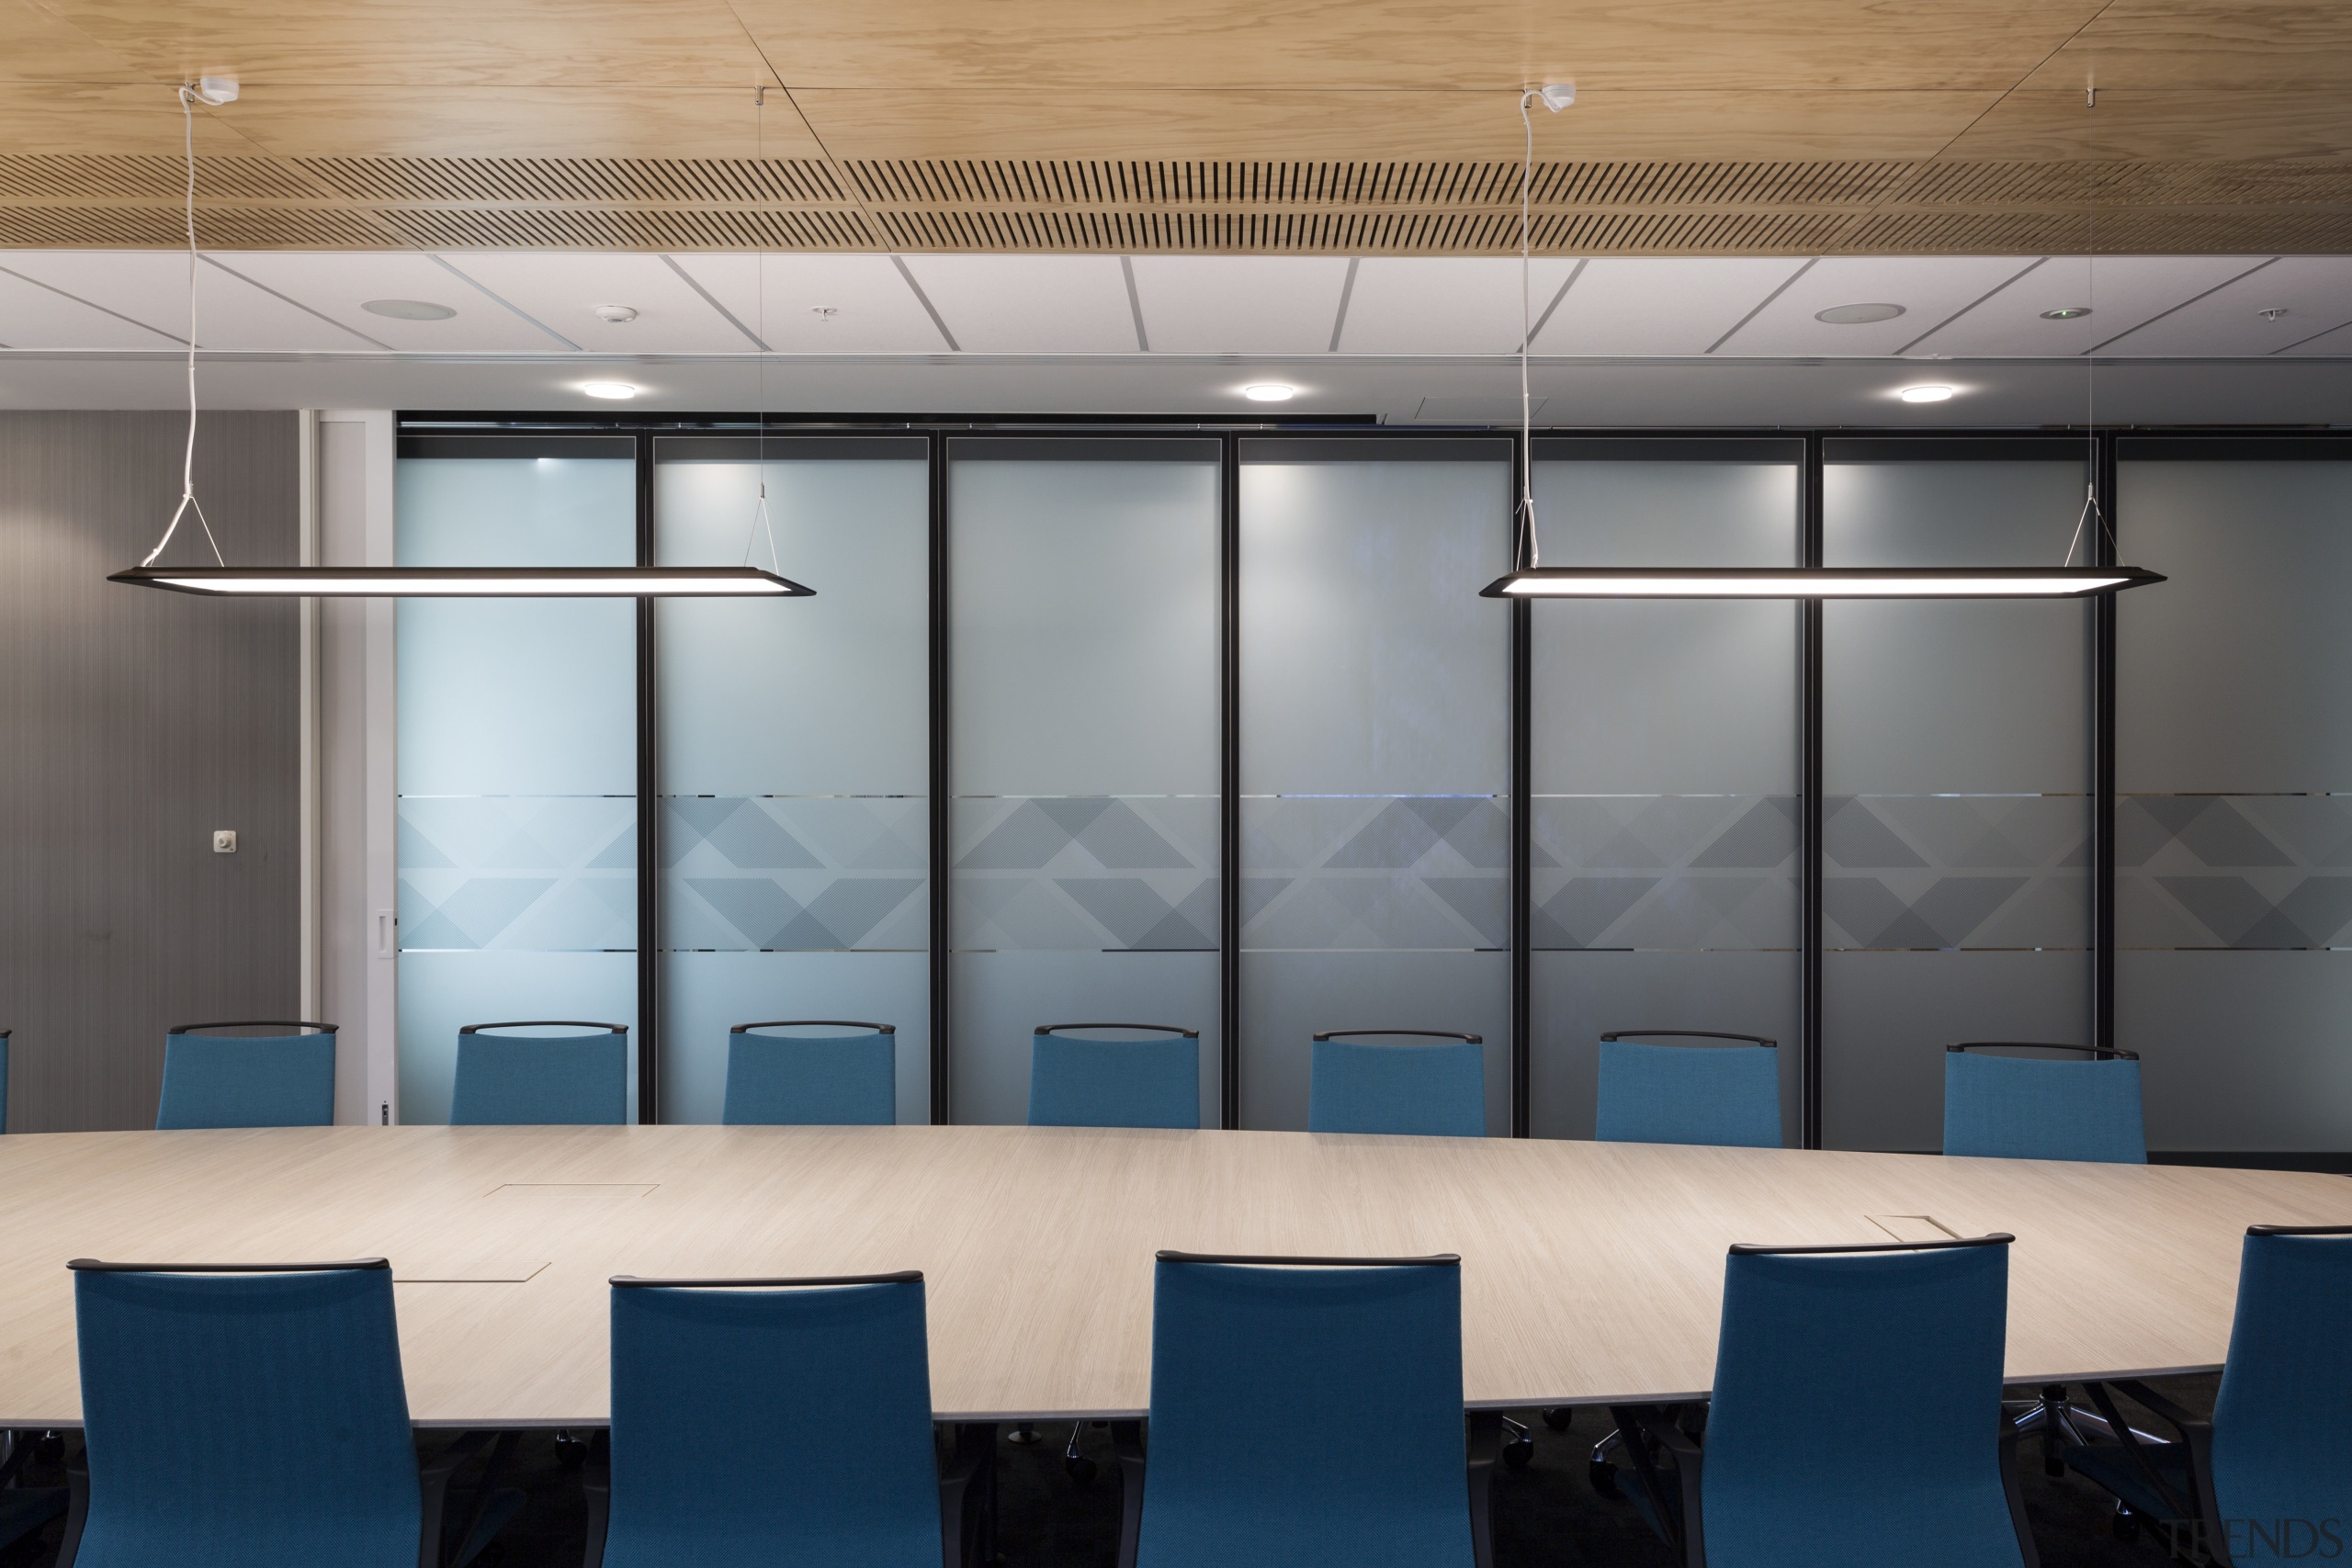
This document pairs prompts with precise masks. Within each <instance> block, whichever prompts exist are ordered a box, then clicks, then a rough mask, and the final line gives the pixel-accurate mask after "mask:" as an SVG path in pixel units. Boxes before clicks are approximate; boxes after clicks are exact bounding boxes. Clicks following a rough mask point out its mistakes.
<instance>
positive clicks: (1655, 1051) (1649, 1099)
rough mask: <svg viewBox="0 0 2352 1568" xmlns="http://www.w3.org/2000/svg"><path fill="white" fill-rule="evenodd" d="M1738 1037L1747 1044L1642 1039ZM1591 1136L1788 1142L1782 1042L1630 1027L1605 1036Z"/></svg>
mask: <svg viewBox="0 0 2352 1568" xmlns="http://www.w3.org/2000/svg"><path fill="white" fill-rule="evenodd" d="M1637 1035H1638V1036H1639V1037H1640V1038H1641V1039H1644V1040H1738V1041H1743V1042H1745V1043H1744V1044H1740V1045H1724V1046H1695V1047H1694V1046H1689V1045H1642V1044H1636V1043H1634V1036H1637ZM1595 1106H1596V1109H1595V1112H1594V1116H1593V1134H1592V1135H1593V1136H1594V1137H1595V1138H1597V1139H1599V1140H1600V1141H1601V1142H1602V1143H1611V1144H1715V1145H1724V1146H1728V1147H1734V1148H1748V1149H1777V1148H1779V1147H1780V1146H1781V1049H1780V1045H1779V1043H1777V1042H1775V1041H1770V1040H1767V1039H1765V1038H1764V1037H1763V1036H1762V1035H1760V1034H1718V1033H1715V1032H1713V1031H1711V1030H1704V1029H1625V1030H1618V1031H1615V1032H1611V1033H1608V1034H1604V1035H1602V1036H1601V1037H1600V1094H1599V1097H1598V1099H1597V1100H1596V1101H1595Z"/></svg>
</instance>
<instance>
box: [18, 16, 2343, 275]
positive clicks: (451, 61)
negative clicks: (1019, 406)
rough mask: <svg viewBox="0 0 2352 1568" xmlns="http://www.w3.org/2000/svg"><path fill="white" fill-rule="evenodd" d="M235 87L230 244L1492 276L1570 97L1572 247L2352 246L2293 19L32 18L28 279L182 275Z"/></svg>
mask: <svg viewBox="0 0 2352 1568" xmlns="http://www.w3.org/2000/svg"><path fill="white" fill-rule="evenodd" d="M204 72H215V73H230V74H233V75H235V76H237V77H238V78H239V80H240V81H241V83H242V85H243V95H242V96H241V97H240V98H239V99H238V101H237V102H235V103H233V104H230V105H226V106H223V107H220V108H217V109H205V110H201V111H199V121H200V123H199V124H198V128H197V141H198V152H199V154H200V156H201V159H202V162H203V164H204V169H203V173H202V175H201V176H200V178H199V193H200V197H201V200H202V208H203V210H202V212H201V214H200V221H199V232H200V235H201V237H202V238H203V239H204V240H205V242H206V243H209V244H212V245H218V246H223V247H235V248H241V249H277V248H285V249H363V250H366V249H384V248H388V247H396V246H414V247H420V248H433V249H440V250H472V249H588V250H666V251H696V250H733V249H743V248H784V249H793V250H815V251H823V250H832V251H895V252H921V251H956V252H976V251H1013V252H1021V251H1037V252H1054V251H1071V252H1120V253H1125V254H1149V253H1227V254H1349V255H1376V254H1465V255H1466V254H1503V253H1506V252H1508V251H1510V250H1512V249H1515V247H1516V243H1517V237H1518V236H1517V219H1518V194H1519V193H1518V189H1517V186H1518V178H1517V176H1518V172H1519V164H1518V160H1519V156H1520V152H1521V126H1520V121H1519V115H1518V112H1517V110H1516V107H1515V103H1516V94H1517V91H1518V89H1519V88H1520V87H1521V85H1523V84H1526V83H1531V82H1540V81H1543V80H1546V79H1561V78H1566V79H1573V80H1574V81H1575V82H1576V83H1577V86H1578V89H1579V95H1580V96H1579V101H1578V102H1577V105H1576V106H1575V107H1573V108H1571V109H1569V110H1568V111H1566V113H1565V114H1562V115H1560V116H1557V117H1554V116H1550V115H1546V114H1544V113H1543V112H1541V111H1540V110H1539V111H1538V112H1537V114H1536V116H1535V119H1536V125H1535V135H1536V156H1537V159H1538V164H1539V166H1538V169H1537V175H1536V179H1535V182H1534V186H1533V189H1532V192H1531V197H1532V209H1533V216H1534V220H1535V221H1534V243H1535V245H1536V247H1537V248H1538V249H1540V250H1542V251H1544V252H1546V253H1550V254H1579V255H1614V254H1625V255H1678V254H1689V255H1701V254H1790V255H1798V254H1804V255H1811V254H1954V253H1975V254H1985V253H2002V254H2018V253H2029V254H2030V253H2048V252H2075V253H2080V252H2085V251H2088V250H2094V249H2095V250H2097V251H2099V252H2102V253H2118V252H2135V253H2140V254H2162V253H2178V254H2186V253H2193V252H2215V251H2225V250H2226V251H2233V252H2249V251H2268V252H2301V253H2310V252H2331V251H2347V250H2352V112H2347V111H2346V107H2345V106H2346V103H2347V101H2352V6H2346V5H2343V4H2341V3H2322V4H2294V3H2290V0H2275V3H2272V0H2111V3H2107V4H2101V3H2100V0H1939V3H1937V4H1922V5H1905V6H1887V5H1883V4H1871V3H1868V0H1657V3H1653V4H1646V5H1644V6H1637V7H1636V6H1624V5H1623V4H1622V3H1621V0H1201V3H1198V4H1193V5H1187V6H1159V5H1152V6H1147V5H1144V4H1141V3H1140V0H989V3H981V0H885V3H875V4H865V5H842V4H839V3H837V0H827V3H823V4H818V3H813V0H734V3H733V4H729V3H726V0H495V3H492V4H482V3H481V0H463V3H460V0H401V3H400V4H397V5H395V4H391V3H390V0H341V3H338V4H334V5H322V6H310V7H301V8H298V7H293V6H285V5H283V4H280V3H271V4H262V3H259V0H0V81H6V82H7V83H8V85H9V90H8V93H7V94H6V97H5V100H0V245H16V246H103V247H132V248H138V247H164V246H169V245H172V244H174V243H178V241H179V238H180V228H179V220H178V217H177V215H176V213H175V210H174V206H175V201H176V198H177V197H178V194H179V178H180V175H179V170H178V168H177V165H176V162H175V159H176V154H177V152H178V151H179V144H180V136H181V123H180V117H179V113H178V109H177V106H176V103H175V99H174V97H173V93H172V88H173V86H174V85H175V84H176V83H177V82H179V81H181V80H183V79H185V78H187V77H189V76H193V75H196V74H198V73H204ZM2092 85H2096V87H2097V89H2098V95H2097V107H2086V88H2088V87H2090V86H2092ZM755 98H759V99H762V100H763V101H761V102H757V103H755V101H754V100H755Z"/></svg>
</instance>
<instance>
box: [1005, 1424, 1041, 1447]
mask: <svg viewBox="0 0 2352 1568" xmlns="http://www.w3.org/2000/svg"><path fill="white" fill-rule="evenodd" d="M1004 1440H1005V1441H1006V1442H1008V1443H1012V1444H1015V1445H1017V1446H1018V1447H1021V1448H1024V1449H1025V1448H1027V1447H1028V1446H1029V1445H1030V1444H1031V1443H1034V1442H1035V1441H1036V1440H1037V1428H1036V1427H1032V1426H1029V1425H1027V1424H1025V1423H1024V1424H1023V1425H1021V1426H1018V1427H1014V1428H1013V1429H1012V1431H1010V1432H1007V1433H1006V1434H1005V1435H1004Z"/></svg>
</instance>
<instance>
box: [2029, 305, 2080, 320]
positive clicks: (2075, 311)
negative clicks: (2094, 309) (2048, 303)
mask: <svg viewBox="0 0 2352 1568" xmlns="http://www.w3.org/2000/svg"><path fill="white" fill-rule="evenodd" d="M2090 313H2091V308H2090V307H2089V306H2088V305H2061V306H2059V307H2058V308H2057V309H2056V310H2044V311H2042V312H2041V319H2042V320H2043V321H2081V320H2082V319H2083V318H2084V317H2085V316H2087V315H2089V314H2090Z"/></svg>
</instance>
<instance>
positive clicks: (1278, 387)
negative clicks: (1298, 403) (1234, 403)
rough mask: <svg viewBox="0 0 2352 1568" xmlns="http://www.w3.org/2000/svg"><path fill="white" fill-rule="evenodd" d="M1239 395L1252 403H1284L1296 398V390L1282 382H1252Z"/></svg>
mask: <svg viewBox="0 0 2352 1568" xmlns="http://www.w3.org/2000/svg"><path fill="white" fill-rule="evenodd" d="M1241 395H1242V396H1243V397H1245V398H1247V399H1249V400H1250V401H1251V402H1253V403H1286V402H1288V401H1290V400H1292V399H1293V398H1295V397H1296V396H1298V389H1297V388H1296V387H1294V386H1291V385H1290V384H1289V383H1287V382H1283V381H1253V382H1251V383H1250V385H1249V386H1247V387H1244V388H1242V389H1241Z"/></svg>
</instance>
